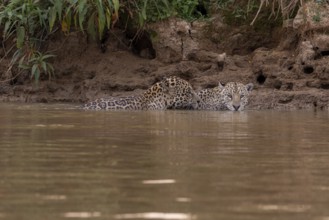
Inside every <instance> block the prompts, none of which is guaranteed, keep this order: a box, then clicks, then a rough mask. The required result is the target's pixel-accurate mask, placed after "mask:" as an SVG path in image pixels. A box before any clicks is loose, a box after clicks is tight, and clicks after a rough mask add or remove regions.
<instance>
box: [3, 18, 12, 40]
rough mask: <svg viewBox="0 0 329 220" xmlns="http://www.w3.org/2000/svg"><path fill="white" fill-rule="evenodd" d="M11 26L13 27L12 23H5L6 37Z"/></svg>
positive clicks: (4, 33) (4, 31) (4, 32)
mask: <svg viewBox="0 0 329 220" xmlns="http://www.w3.org/2000/svg"><path fill="white" fill-rule="evenodd" d="M10 25H11V21H7V22H6V23H5V29H4V30H3V35H4V36H6V35H7V32H8V30H9V27H10Z"/></svg>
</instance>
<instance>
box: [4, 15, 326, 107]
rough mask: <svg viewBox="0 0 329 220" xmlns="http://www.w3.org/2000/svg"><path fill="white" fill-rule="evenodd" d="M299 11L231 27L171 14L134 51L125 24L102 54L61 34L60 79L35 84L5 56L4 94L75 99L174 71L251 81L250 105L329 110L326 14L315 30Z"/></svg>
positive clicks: (55, 47)
mask: <svg viewBox="0 0 329 220" xmlns="http://www.w3.org/2000/svg"><path fill="white" fill-rule="evenodd" d="M298 16H302V15H300V13H299V14H298V15H297V17H296V19H294V20H291V21H287V22H286V23H285V25H284V27H282V28H274V29H271V30H270V31H266V32H259V31H257V30H255V29H254V28H252V27H250V26H248V27H239V28H234V27H229V26H227V25H225V24H223V22H222V21H221V19H220V18H214V19H213V20H212V21H211V22H194V23H188V22H185V21H182V20H179V19H171V20H169V21H165V22H161V23H159V24H155V25H153V26H150V27H149V29H150V30H152V31H153V32H156V33H157V35H156V36H155V37H154V38H152V44H151V47H152V48H150V44H149V43H147V42H146V44H145V42H142V43H141V45H139V47H138V46H137V47H136V48H137V51H136V48H135V51H134V53H132V50H131V48H129V44H128V43H127V41H129V39H127V38H126V35H125V34H124V33H123V32H122V31H121V30H112V31H111V33H110V37H109V39H108V41H107V49H106V51H105V53H103V52H102V51H101V50H100V48H99V46H98V45H97V44H95V43H90V42H88V41H87V39H86V37H84V36H82V35H81V34H78V33H71V34H70V35H69V36H62V35H61V34H58V35H57V36H56V37H54V38H53V39H52V40H51V41H50V42H49V45H48V50H50V51H54V54H56V55H57V57H56V58H55V59H54V67H55V78H52V79H51V80H48V79H47V77H44V78H42V79H41V81H40V82H39V85H38V86H36V85H35V83H34V82H33V81H32V80H30V75H29V73H28V72H25V73H24V72H23V73H21V74H19V75H18V76H16V75H17V72H15V71H17V70H14V69H13V70H12V71H11V72H6V65H7V64H8V63H9V60H6V59H4V60H2V62H1V65H0V73H1V74H2V75H1V79H0V80H1V83H0V101H2V102H45V103H51V102H73V103H76V104H77V105H78V104H80V103H83V102H86V101H89V100H92V99H95V98H99V97H106V96H121V95H130V94H137V93H140V92H142V91H143V90H145V89H147V88H148V87H149V86H151V85H152V84H154V83H155V82H157V81H158V80H161V79H162V77H164V76H168V75H176V76H180V77H182V78H184V79H186V80H188V81H189V82H190V83H191V84H192V85H193V87H194V88H195V89H196V90H198V89H202V88H210V87H214V86H216V85H217V84H218V82H219V81H220V82H222V83H226V82H229V81H240V82H243V83H249V82H252V83H254V85H255V88H254V90H253V91H252V93H251V97H250V104H249V106H248V108H249V109H329V66H328V63H329V35H328V34H327V33H328V32H327V31H328V30H329V27H328V24H329V22H328V23H325V21H326V20H325V18H326V17H325V16H327V15H323V16H324V18H323V22H324V24H323V26H321V24H320V23H321V22H318V23H316V27H315V25H313V26H314V28H313V29H312V28H310V23H307V24H306V23H305V24H304V23H302V21H300V20H298ZM309 16H311V15H309ZM328 18H329V16H328ZM306 21H307V20H306ZM298 22H299V23H298ZM303 22H305V20H303ZM306 26H307V27H308V28H309V29H305V27H306ZM301 30H303V31H301ZM143 45H144V46H143ZM145 45H146V46H145ZM153 49H154V51H155V54H152V50H153ZM150 52H151V55H152V56H150ZM224 53H225V54H224ZM153 55H154V56H155V58H154V57H153ZM150 58H154V59H150Z"/></svg>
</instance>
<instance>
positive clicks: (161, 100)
mask: <svg viewBox="0 0 329 220" xmlns="http://www.w3.org/2000/svg"><path fill="white" fill-rule="evenodd" d="M198 101H200V99H199V97H198V96H197V95H196V93H195V91H194V90H193V88H192V86H191V84H190V83H188V82H187V81H185V80H183V79H181V78H179V77H175V76H170V77H167V78H165V79H163V80H162V81H160V82H158V83H155V84H154V85H153V86H151V87H150V88H149V89H148V90H147V91H145V92H144V93H143V94H141V95H137V96H128V97H109V98H100V99H96V100H95V101H92V102H89V103H87V104H85V105H83V106H82V108H83V109H93V110H102V109H104V110H165V109H181V108H191V107H192V108H195V107H196V106H197V102H198Z"/></svg>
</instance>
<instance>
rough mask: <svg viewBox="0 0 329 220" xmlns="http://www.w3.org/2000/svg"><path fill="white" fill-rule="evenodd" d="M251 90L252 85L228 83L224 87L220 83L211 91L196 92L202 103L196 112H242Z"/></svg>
mask: <svg viewBox="0 0 329 220" xmlns="http://www.w3.org/2000/svg"><path fill="white" fill-rule="evenodd" d="M252 89H253V84H252V83H249V84H246V85H244V84H242V83H238V82H229V83H227V84H226V85H225V86H223V85H222V84H221V83H219V84H218V86H217V87H215V88H212V89H203V90H201V91H199V92H197V95H198V96H199V97H200V99H201V100H202V102H200V103H199V104H198V106H197V108H196V109H197V110H215V111H216V110H230V111H242V110H244V108H245V106H246V105H247V104H248V97H249V92H250V91H251V90H252Z"/></svg>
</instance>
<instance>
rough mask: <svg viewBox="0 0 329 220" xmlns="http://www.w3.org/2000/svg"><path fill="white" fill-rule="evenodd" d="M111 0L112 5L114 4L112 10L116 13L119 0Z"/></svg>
mask: <svg viewBox="0 0 329 220" xmlns="http://www.w3.org/2000/svg"><path fill="white" fill-rule="evenodd" d="M112 1H113V5H114V12H115V14H118V12H119V7H120V2H119V0H112Z"/></svg>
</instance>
